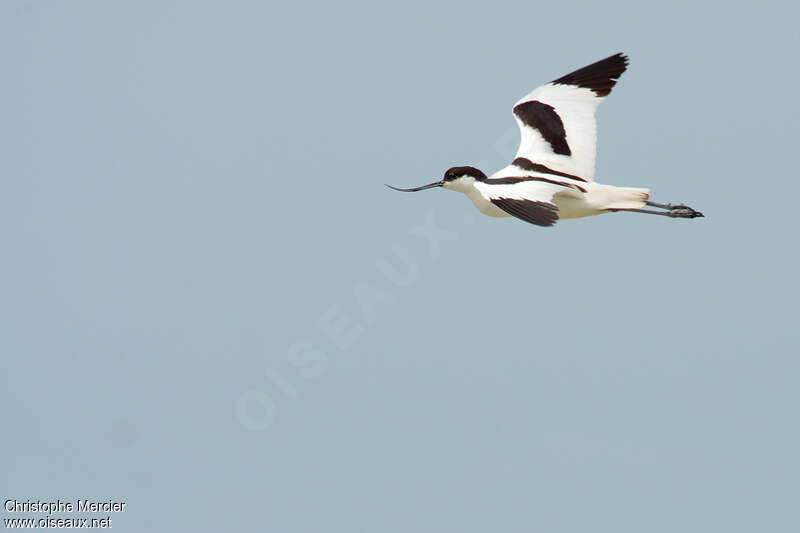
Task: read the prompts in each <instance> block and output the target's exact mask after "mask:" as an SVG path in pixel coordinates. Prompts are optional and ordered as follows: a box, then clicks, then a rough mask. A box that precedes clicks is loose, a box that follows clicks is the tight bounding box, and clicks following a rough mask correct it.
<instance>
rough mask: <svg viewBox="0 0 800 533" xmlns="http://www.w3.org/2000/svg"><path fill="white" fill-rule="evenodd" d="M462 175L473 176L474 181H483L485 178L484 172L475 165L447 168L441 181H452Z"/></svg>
mask: <svg viewBox="0 0 800 533" xmlns="http://www.w3.org/2000/svg"><path fill="white" fill-rule="evenodd" d="M462 176H470V177H473V178H475V180H476V181H484V180H485V179H486V174H484V173H483V172H481V171H480V170H478V169H477V168H475V167H452V168H448V169H447V171H446V172H445V173H444V178H442V181H453V180H455V179H458V178H460V177H462Z"/></svg>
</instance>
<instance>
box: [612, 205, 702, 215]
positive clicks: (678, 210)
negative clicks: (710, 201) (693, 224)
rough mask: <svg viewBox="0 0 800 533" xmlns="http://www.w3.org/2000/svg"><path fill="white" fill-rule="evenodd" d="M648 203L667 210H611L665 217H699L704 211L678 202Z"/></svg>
mask: <svg viewBox="0 0 800 533" xmlns="http://www.w3.org/2000/svg"><path fill="white" fill-rule="evenodd" d="M647 205H651V206H653V207H660V208H661V209H667V211H654V210H652V209H612V210H611V211H615V212H616V211H630V212H632V213H645V214H648V215H661V216H665V217H671V218H697V217H702V216H703V213H701V212H700V211H696V210H694V209H692V208H691V207H689V206H688V205H683V204H678V205H672V204H659V203H656V202H647Z"/></svg>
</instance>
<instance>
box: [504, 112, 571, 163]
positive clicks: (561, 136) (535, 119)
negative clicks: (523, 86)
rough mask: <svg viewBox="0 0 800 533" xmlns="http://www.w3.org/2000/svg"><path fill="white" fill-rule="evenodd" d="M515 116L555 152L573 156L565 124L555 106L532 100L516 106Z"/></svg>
mask: <svg viewBox="0 0 800 533" xmlns="http://www.w3.org/2000/svg"><path fill="white" fill-rule="evenodd" d="M514 114H515V115H517V116H518V117H519V119H520V120H521V121H522V123H523V124H525V125H526V126H529V127H531V128H534V129H535V130H537V131H538V132H539V133H540V134H541V135H542V137H543V138H544V140H545V141H547V142H548V143H550V147H551V148H552V149H553V152H555V153H557V154H560V155H572V151H570V149H569V144H567V132H566V131H564V122H562V121H561V117H560V116H558V113H556V111H555V109H553V106H550V105H547V104H543V103H542V102H538V101H536V100H531V101H530V102H522V103H521V104H518V105H516V106H514Z"/></svg>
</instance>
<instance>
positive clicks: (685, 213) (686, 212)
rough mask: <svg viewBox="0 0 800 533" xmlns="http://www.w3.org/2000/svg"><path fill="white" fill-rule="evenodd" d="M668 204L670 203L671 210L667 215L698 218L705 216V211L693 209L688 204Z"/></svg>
mask: <svg viewBox="0 0 800 533" xmlns="http://www.w3.org/2000/svg"><path fill="white" fill-rule="evenodd" d="M667 205H669V212H668V213H667V216H670V217H673V218H697V217H702V216H704V215H703V213H701V212H700V211H697V210H695V209H692V208H691V207H689V206H688V205H683V204H677V205H672V204H667Z"/></svg>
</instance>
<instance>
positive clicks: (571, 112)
mask: <svg viewBox="0 0 800 533" xmlns="http://www.w3.org/2000/svg"><path fill="white" fill-rule="evenodd" d="M627 66H628V58H627V57H626V56H625V55H623V54H615V55H613V56H610V57H607V58H605V59H601V60H600V61H598V62H596V63H592V64H591V65H588V66H586V67H583V68H581V69H578V70H576V71H575V72H571V73H570V74H567V75H565V76H561V77H560V78H558V79H557V80H554V81H551V82H550V83H548V84H546V85H542V86H541V87H539V88H537V89H535V90H534V91H533V92H531V93H530V94H528V95H527V96H526V97H524V98H523V99H522V100H520V101H519V102H517V103H516V105H515V106H514V118H515V119H516V121H517V125H518V126H519V132H520V136H521V139H520V143H519V150H517V155H516V157H515V158H514V161H513V162H512V163H511V164H510V165H509V166H507V167H505V168H503V169H501V170H498V171H497V172H495V173H494V174H492V175H491V176H487V175H486V174H484V173H483V172H481V171H480V170H478V169H477V168H475V167H470V166H464V167H453V168H450V169H448V170H447V172H445V173H444V177H443V178H442V179H441V180H439V181H436V182H434V183H429V184H428V185H422V186H421V187H414V188H411V189H401V188H398V187H392V186H391V185H387V187H389V188H391V189H394V190H396V191H403V192H416V191H422V190H425V189H432V188H434V187H444V188H445V189H450V190H453V191H457V192H460V193H464V194H466V195H467V196H468V197H469V199H470V200H472V203H473V204H475V207H476V208H478V210H479V211H480V212H481V213H483V214H484V215H489V216H491V217H508V216H513V217H517V218H519V219H521V220H524V221H525V222H530V223H531V224H536V225H538V226H552V225H553V224H555V223H556V221H557V220H559V219H562V218H579V217H587V216H591V215H599V214H601V213H609V212H616V211H630V212H634V213H648V214H652V215H663V216H668V217H672V218H696V217H702V216H703V214H702V213H701V212H699V211H696V210H694V209H692V208H691V207H689V206H686V205H683V204H661V203H656V202H652V201H650V189H643V188H638V187H637V188H634V187H615V186H613V185H602V184H600V183H596V182H595V181H594V159H595V151H596V145H597V124H596V122H595V118H594V114H595V111H596V110H597V106H598V105H600V102H602V101H603V100H605V98H606V96H608V95H609V93H610V92H611V89H612V88H613V87H614V85H616V83H617V78H619V77H620V75H621V74H622V73H623V72H625V69H626V68H627ZM647 206H650V207H654V208H656V209H645V207H647Z"/></svg>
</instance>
